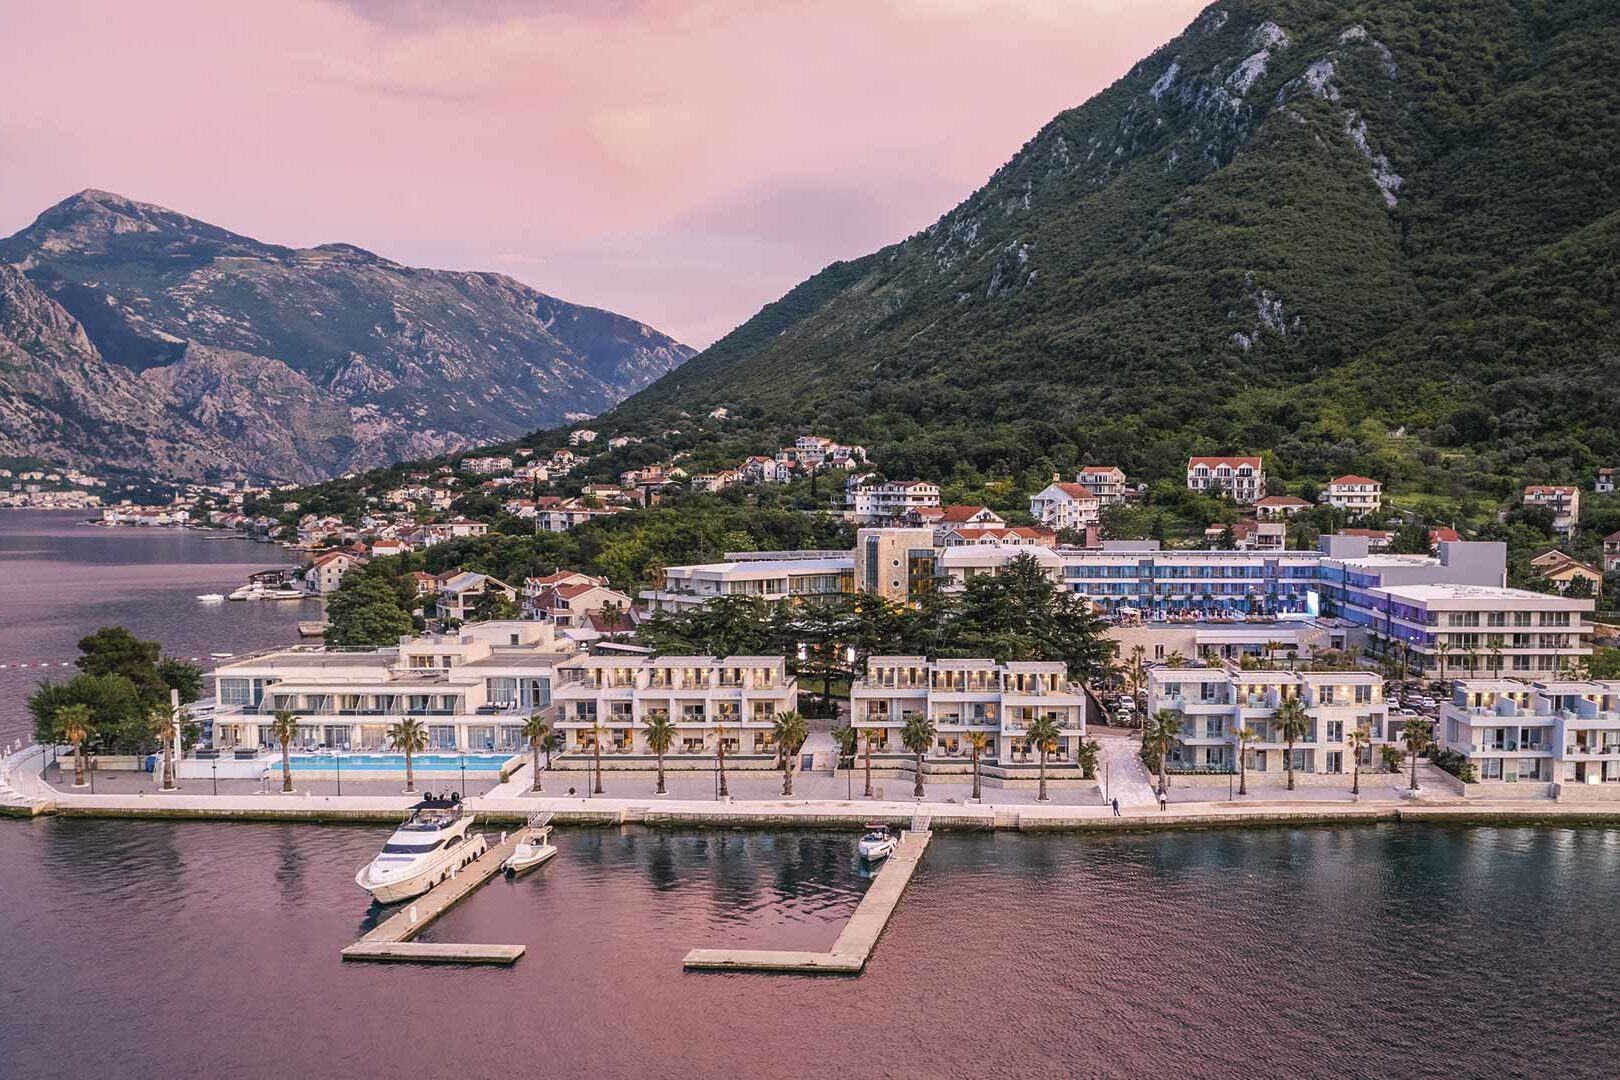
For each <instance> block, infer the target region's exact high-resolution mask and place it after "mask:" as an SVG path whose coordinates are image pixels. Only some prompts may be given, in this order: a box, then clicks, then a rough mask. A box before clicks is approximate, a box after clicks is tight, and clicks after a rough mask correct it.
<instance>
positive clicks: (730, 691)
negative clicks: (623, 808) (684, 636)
mask: <svg viewBox="0 0 1620 1080" xmlns="http://www.w3.org/2000/svg"><path fill="white" fill-rule="evenodd" d="M786 665H787V662H786V660H785V659H784V658H783V657H780V656H728V657H724V658H719V657H713V656H660V657H630V656H576V657H573V658H572V659H569V660H566V661H565V662H563V663H560V664H558V665H557V669H556V682H555V683H554V684H553V687H552V699H553V703H554V704H553V710H552V713H553V716H554V722H555V724H556V727H557V730H558V731H560V732H562V733H563V737H564V741H565V750H566V751H567V752H572V753H576V754H585V755H594V749H593V748H594V746H595V744H596V740H597V739H598V738H600V739H601V740H602V753H603V754H604V755H608V756H609V757H611V758H613V760H614V761H616V762H618V764H616V765H614V766H613V767H616V768H626V767H635V768H647V767H649V765H650V764H651V761H650V760H649V759H651V758H652V757H653V756H654V755H653V753H652V751H651V750H650V749H649V748H648V747H647V745H646V732H645V730H644V729H645V727H646V724H647V722H648V721H649V720H652V719H653V718H655V717H662V718H664V719H667V720H669V721H670V723H671V724H673V725H674V727H675V741H674V745H673V746H672V747H671V748H670V750H669V752H668V754H667V755H666V764H667V765H669V766H670V767H674V768H704V769H708V768H713V767H714V764H715V757H716V753H717V748H718V747H719V745H720V744H721V743H722V742H723V743H724V745H725V753H726V758H727V761H728V762H729V761H730V760H731V759H732V758H733V757H736V758H738V759H739V760H738V765H739V767H744V768H747V767H754V768H769V767H771V765H772V755H774V754H775V753H776V746H775V742H774V738H775V737H774V727H775V724H776V717H777V716H778V715H779V714H781V713H785V712H790V711H792V710H794V709H796V708H797V707H798V695H799V688H798V684H797V682H795V681H794V679H793V678H792V677H791V676H790V675H789V674H788V673H787V666H786ZM620 755H622V757H621V756H620ZM629 758H637V759H639V760H638V761H636V762H635V763H634V764H633V765H632V764H630V763H629V762H628V759H629ZM750 759H751V760H750ZM575 764H576V765H577V762H576V763H575ZM605 767H606V766H605Z"/></svg>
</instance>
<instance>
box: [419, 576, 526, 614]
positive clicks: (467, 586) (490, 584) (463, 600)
mask: <svg viewBox="0 0 1620 1080" xmlns="http://www.w3.org/2000/svg"><path fill="white" fill-rule="evenodd" d="M435 592H436V593H437V595H438V604H437V607H436V614H437V615H438V617H439V618H441V619H457V620H460V621H461V622H472V621H474V620H475V619H477V618H479V617H480V615H481V614H482V613H481V612H480V611H479V602H480V600H482V599H483V597H484V594H485V593H498V594H500V595H501V596H502V597H504V598H505V599H507V600H508V601H510V602H512V603H513V604H516V603H517V597H518V592H517V590H516V589H514V588H512V586H510V585H508V584H506V582H504V581H501V580H500V579H499V578H495V577H491V576H490V575H488V574H478V573H474V572H472V571H470V570H455V571H451V572H449V573H446V574H440V575H439V577H438V579H437V588H436V589H435Z"/></svg>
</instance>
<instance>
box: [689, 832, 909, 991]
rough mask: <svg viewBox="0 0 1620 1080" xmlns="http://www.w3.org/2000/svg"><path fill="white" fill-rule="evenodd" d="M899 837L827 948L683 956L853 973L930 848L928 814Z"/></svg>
mask: <svg viewBox="0 0 1620 1080" xmlns="http://www.w3.org/2000/svg"><path fill="white" fill-rule="evenodd" d="M916 824H918V825H921V826H922V828H920V829H919V828H915V827H914V828H913V829H912V830H911V831H909V832H907V833H905V834H904V835H903V836H902V837H901V838H900V845H899V846H898V847H897V848H895V850H894V854H893V855H890V856H889V857H888V858H887V859H886V860H884V863H883V868H882V869H881V870H879V871H878V876H877V878H876V880H874V881H873V882H872V884H871V887H869V888H868V889H867V890H866V895H865V896H863V897H861V902H860V903H859V904H858V905H856V908H855V914H853V915H851V916H850V917H849V922H847V923H845V924H844V929H843V932H842V933H840V934H839V935H838V940H837V941H834V942H833V946H832V948H831V949H829V950H828V951H827V952H824V953H818V952H794V951H785V950H780V951H779V950H773V949H693V950H692V951H691V952H689V953H687V954H686V959H685V960H683V961H682V966H684V967H685V968H686V969H687V970H689V971H779V972H800V973H805V974H834V975H853V974H857V973H859V972H860V971H861V969H862V968H864V967H865V966H866V959H867V957H869V956H871V955H872V949H873V948H875V947H876V945H877V940H878V936H879V935H880V934H882V933H883V928H884V927H885V926H887V925H889V918H890V917H891V916H892V915H893V914H894V909H895V908H896V907H897V906H898V905H899V903H900V897H901V894H903V893H904V892H905V891H906V886H907V885H908V884H910V882H911V875H912V874H913V873H914V872H916V869H917V863H918V862H919V861H920V860H921V859H922V857H923V852H924V851H927V850H928V841H929V839H930V838H931V837H932V836H933V833H932V832H930V831H929V829H928V827H927V826H928V819H927V818H919V820H918V821H917V822H916Z"/></svg>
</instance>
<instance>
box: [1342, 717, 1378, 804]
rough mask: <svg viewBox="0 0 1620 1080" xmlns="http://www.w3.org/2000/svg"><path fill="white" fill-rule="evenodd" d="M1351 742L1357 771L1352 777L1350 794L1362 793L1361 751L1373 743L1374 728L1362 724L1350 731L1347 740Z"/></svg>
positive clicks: (1352, 755)
mask: <svg viewBox="0 0 1620 1080" xmlns="http://www.w3.org/2000/svg"><path fill="white" fill-rule="evenodd" d="M1346 741H1347V742H1349V744H1350V754H1351V758H1352V760H1353V762H1354V769H1355V772H1354V773H1352V774H1351V777H1350V794H1352V795H1360V794H1361V752H1362V751H1363V750H1365V749H1367V747H1369V746H1371V745H1372V729H1371V728H1370V727H1368V726H1367V725H1366V724H1362V725H1361V726H1360V727H1358V728H1356V730H1354V731H1352V732H1351V733H1350V738H1349V739H1347V740H1346Z"/></svg>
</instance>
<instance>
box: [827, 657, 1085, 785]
mask: <svg viewBox="0 0 1620 1080" xmlns="http://www.w3.org/2000/svg"><path fill="white" fill-rule="evenodd" d="M1088 701H1089V698H1088V697H1087V696H1086V694H1085V691H1084V689H1083V688H1082V687H1081V686H1080V685H1079V684H1078V683H1074V682H1071V681H1070V680H1069V675H1068V666H1067V665H1065V664H1063V663H1061V662H1050V661H1029V662H1021V663H1020V662H1013V663H1004V664H998V663H996V662H995V661H994V660H928V659H925V658H924V657H921V656H873V657H870V658H868V660H867V662H866V674H865V675H864V676H863V677H861V678H859V679H856V680H855V682H854V684H853V685H852V686H851V687H850V724H851V726H852V727H853V728H854V729H855V730H856V732H857V733H858V742H857V745H856V752H857V754H864V753H865V752H866V746H867V744H868V741H870V744H871V748H872V754H873V756H874V757H877V756H879V755H883V756H891V757H892V756H899V757H902V758H904V759H906V761H907V762H909V761H910V760H911V757H912V755H911V752H910V751H908V750H907V749H906V748H905V745H904V744H903V743H902V742H901V732H902V731H903V730H904V728H905V725H906V721H907V720H909V719H910V718H911V717H912V716H914V715H919V716H926V717H928V718H929V719H930V720H932V722H933V724H934V745H933V747H932V749H931V750H930V751H929V753H928V754H927V755H925V759H924V760H925V762H926V763H928V764H929V765H930V766H931V767H932V766H935V765H939V766H945V765H949V764H951V763H955V764H958V765H965V764H967V763H968V762H970V761H971V758H972V753H971V750H970V748H969V743H968V736H969V734H970V733H973V732H980V733H982V734H984V735H985V736H986V737H987V738H988V740H989V743H988V746H987V748H986V749H985V751H984V752H983V754H982V755H981V757H980V763H981V766H990V767H992V770H993V771H992V773H991V774H990V775H992V776H993V777H1004V776H1005V775H1006V774H1007V769H1008V767H1011V766H1018V767H1022V766H1026V765H1033V764H1035V763H1037V761H1038V758H1039V754H1038V753H1036V752H1035V751H1033V750H1031V748H1030V746H1029V740H1028V737H1027V732H1028V727H1029V724H1030V722H1031V721H1032V720H1034V719H1036V718H1038V717H1041V716H1050V717H1051V718H1052V719H1053V720H1054V721H1056V723H1057V725H1058V730H1059V732H1060V735H1059V738H1058V747H1057V750H1056V751H1055V752H1054V753H1050V754H1048V755H1047V767H1048V768H1049V769H1057V770H1062V769H1064V768H1068V769H1077V768H1078V766H1079V758H1078V750H1079V746H1080V743H1081V742H1082V741H1083V740H1084V739H1085V735H1086V722H1087V709H1088V704H1087V703H1088ZM887 764H888V765H889V767H892V766H893V765H894V762H892V761H891V762H889V763H887ZM1019 775H1022V773H1020V774H1019Z"/></svg>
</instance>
